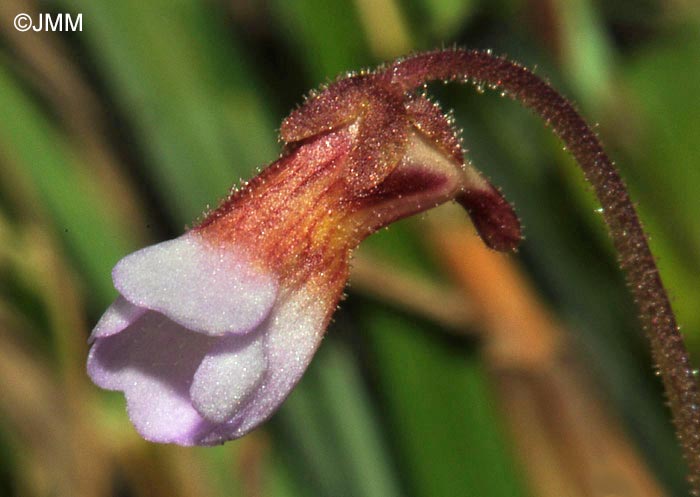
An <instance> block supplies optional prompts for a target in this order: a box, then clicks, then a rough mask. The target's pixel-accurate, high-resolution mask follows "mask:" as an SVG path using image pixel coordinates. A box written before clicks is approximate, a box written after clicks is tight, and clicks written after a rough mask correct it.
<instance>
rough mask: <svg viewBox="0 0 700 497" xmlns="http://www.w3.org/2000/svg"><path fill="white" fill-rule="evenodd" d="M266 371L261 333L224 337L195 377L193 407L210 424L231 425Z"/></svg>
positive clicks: (215, 345)
mask: <svg viewBox="0 0 700 497" xmlns="http://www.w3.org/2000/svg"><path fill="white" fill-rule="evenodd" d="M266 370H267V358H266V357H265V350H264V347H263V336H262V335H261V334H260V333H258V332H254V333H250V334H247V335H243V336H240V335H228V336H226V337H222V338H220V339H219V340H218V341H217V342H216V344H214V346H213V347H212V350H210V351H209V352H208V353H207V355H206V356H205V357H204V360H203V361H202V364H201V365H200V366H199V369H197V372H196V373H195V375H194V381H193V382H192V387H191V388H190V397H191V399H192V404H193V405H194V407H195V409H197V411H198V412H199V413H200V414H201V415H202V416H203V417H204V418H206V419H207V420H208V421H211V422H214V423H222V422H224V421H228V420H229V419H230V418H232V417H233V416H234V414H235V413H236V412H237V411H238V409H239V408H240V407H241V405H242V404H243V403H244V402H245V401H246V400H247V399H248V398H249V397H250V395H251V394H252V393H253V392H254V391H255V388H256V387H258V386H259V385H260V383H261V382H262V381H263V378H264V375H265V371H266Z"/></svg>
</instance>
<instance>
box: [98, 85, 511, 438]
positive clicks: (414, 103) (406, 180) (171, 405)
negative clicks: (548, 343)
mask: <svg viewBox="0 0 700 497" xmlns="http://www.w3.org/2000/svg"><path fill="white" fill-rule="evenodd" d="M281 136H282V139H283V140H284V142H285V143H286V145H285V148H284V150H283V153H282V156H281V157H280V159H278V160H277V161H275V162H274V163H272V164H271V165H270V166H268V167H267V168H266V169H265V170H263V171H262V173H261V174H260V175H259V176H257V177H256V178H254V179H253V180H252V181H250V182H249V183H248V184H246V185H245V186H244V187H243V188H241V189H240V190H238V191H236V192H234V193H233V194H232V195H231V196H230V197H229V198H228V199H226V200H225V201H224V202H223V203H222V204H221V205H220V207H219V208H218V209H217V210H215V211H214V212H212V213H211V214H209V215H208V216H207V217H206V218H205V219H204V221H203V222H201V223H200V224H199V225H198V226H196V227H195V228H193V229H192V230H190V231H188V232H187V233H185V234H184V235H182V236H181V237H179V238H176V239H174V240H170V241H166V242H163V243H159V244H157V245H154V246H151V247H147V248H145V249H142V250H139V251H137V252H135V253H133V254H131V255H129V256H127V257H125V258H124V259H122V260H121V261H120V262H119V263H118V264H117V265H116V267H115V268H114V271H113V274H112V276H113V280H114V285H115V287H116V288H117V290H118V291H119V293H120V296H119V297H118V298H117V300H116V301H115V302H114V303H113V304H112V306H111V307H110V308H109V309H108V310H107V311H106V312H105V314H104V315H103V316H102V319H101V320H100V321H99V322H98V324H97V326H96V327H95V329H94V330H93V332H92V335H91V337H90V341H91V344H92V346H91V350H90V354H89V357H88V373H89V375H90V377H91V378H92V380H93V381H94V382H95V383H96V384H97V385H99V386H101V387H103V388H105V389H109V390H120V391H122V392H124V394H125V396H126V401H127V409H128V413H129V416H130V418H131V421H132V422H133V424H134V425H135V427H136V429H137V430H138V431H139V433H141V435H142V436H143V437H144V438H146V439H148V440H151V441H155V442H163V443H177V444H180V445H212V444H217V443H222V442H224V441H226V440H230V439H233V438H237V437H240V436H242V435H244V434H245V433H247V432H249V431H250V430H252V429H253V428H255V427H256V426H258V425H259V424H260V423H261V422H263V421H264V420H266V419H267V418H268V417H269V416H270V415H271V414H272V413H273V412H274V411H275V410H276V409H277V407H278V406H279V405H280V404H281V403H282V402H283V401H284V399H285V398H286V397H287V395H288V394H289V392H290V391H291V389H292V388H293V387H294V385H295V384H296V383H297V382H298V381H299V379H300V378H301V376H302V374H303V372H304V371H305V369H306V367H307V366H308V364H309V362H310V360H311V358H312V356H313V354H314V352H315V350H316V348H317V347H318V345H319V343H320V341H321V339H322V337H323V335H324V331H325V328H326V326H327V325H328V322H329V320H330V318H331V315H332V313H333V311H334V310H335V308H336V306H337V303H338V301H339V300H340V297H341V295H342V291H343V288H344V285H345V282H346V280H347V276H348V271H349V262H350V255H351V252H352V250H353V249H354V248H355V247H356V246H357V245H358V244H359V243H360V241H361V240H362V239H364V238H365V237H367V236H368V235H370V234H371V233H373V232H375V231H376V230H378V229H380V228H382V227H384V226H386V225H388V224H390V223H391V222H393V221H395V220H397V219H400V218H403V217H406V216H408V215H411V214H414V213H417V212H421V211H423V210H426V209H428V208H431V207H433V206H435V205H437V204H439V203H442V202H445V201H447V200H450V199H456V200H458V201H459V202H460V203H461V204H462V205H463V206H464V207H465V208H466V209H467V210H468V211H469V212H470V214H471V215H472V218H473V220H474V224H475V226H476V227H477V230H478V231H479V232H480V234H481V235H482V237H483V238H484V239H485V240H486V242H487V243H488V244H489V245H490V246H492V247H495V248H499V249H510V248H513V247H514V246H515V244H516V243H517V241H518V240H519V238H520V228H519V223H518V220H517V217H516V216H515V214H514V213H513V211H512V209H511V208H510V206H509V205H508V203H507V202H505V200H504V199H503V198H502V197H501V195H500V194H499V193H498V191H497V190H495V189H494V188H493V187H492V186H491V185H490V184H489V183H488V181H486V180H485V179H484V178H483V177H482V176H481V175H480V174H479V173H478V172H477V171H476V170H474V169H473V168H472V167H471V166H469V165H465V164H464V160H463V156H462V149H461V146H460V142H459V139H458V138H457V135H456V133H455V132H454V131H453V128H452V126H451V124H450V122H449V120H448V119H447V118H446V117H445V116H444V115H443V113H442V112H441V111H440V109H439V107H438V106H437V105H436V104H434V103H432V102H430V101H429V100H427V99H426V98H425V97H423V96H416V95H413V94H407V93H405V92H404V90H403V89H402V88H401V87H400V86H398V85H395V84H393V83H392V82H391V80H390V79H389V78H388V77H387V73H386V72H377V73H373V74H363V75H358V76H348V77H346V78H343V79H341V80H339V81H338V82H336V83H334V84H332V85H330V86H329V87H328V88H326V89H325V91H323V92H321V93H319V94H316V95H314V96H312V97H311V98H310V99H309V100H308V101H307V102H306V103H305V104H304V105H303V106H302V107H300V108H299V109H297V110H296V111H294V112H293V113H292V114H291V115H290V116H289V117H288V118H287V119H286V120H285V121H284V122H283V124H282V127H281Z"/></svg>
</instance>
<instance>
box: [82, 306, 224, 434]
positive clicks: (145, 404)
mask: <svg viewBox="0 0 700 497" xmlns="http://www.w3.org/2000/svg"><path fill="white" fill-rule="evenodd" d="M214 340H216V339H215V338H213V337H209V336H206V335H203V334H201V333H193V332H191V331H189V330H186V329H184V328H182V327H181V326H180V325H178V324H177V323H175V322H173V321H171V320H169V319H168V318H166V317H165V316H163V315H161V314H158V313H155V312H148V313H146V314H145V315H144V316H142V317H141V318H140V319H138V320H137V321H136V322H135V323H134V324H133V325H131V326H130V327H129V328H127V329H126V330H124V331H122V332H121V333H118V334H116V335H112V336H108V337H106V338H98V339H97V340H96V341H95V343H94V345H93V347H92V349H91V350H90V355H89V357H88V374H89V375H90V377H91V378H92V380H93V381H94V382H95V384H97V385H99V386H101V387H102V388H106V389H109V390H121V391H123V392H124V394H125V396H126V402H127V410H128V412H129V418H130V419H131V421H132V423H133V424H134V426H135V427H136V429H137V430H138V432H139V433H140V434H141V435H142V436H143V437H144V438H145V439H147V440H151V441H153V442H161V443H177V444H180V445H194V444H196V443H197V441H198V439H199V437H200V436H201V433H202V432H209V431H210V430H211V429H212V427H211V426H210V424H209V423H208V422H207V421H206V420H204V419H202V417H201V416H200V415H199V413H198V412H197V411H196V410H195V409H194V407H192V404H191V402H190V398H189V389H190V386H191V383H192V377H193V375H194V373H195V371H196V369H197V367H198V366H199V364H200V363H201V361H202V359H203V358H204V356H205V354H206V353H207V351H208V350H209V349H210V348H211V346H212V343H213V341H214Z"/></svg>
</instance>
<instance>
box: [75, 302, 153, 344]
mask: <svg viewBox="0 0 700 497" xmlns="http://www.w3.org/2000/svg"><path fill="white" fill-rule="evenodd" d="M147 310H148V309H145V308H143V307H138V306H135V305H134V304H132V303H131V302H129V301H128V300H126V299H125V298H124V297H122V296H119V297H117V300H115V301H114V303H113V304H112V305H111V306H109V307H108V308H107V310H106V311H105V313H104V314H103V315H102V317H101V318H100V320H99V321H98V322H97V324H96V325H95V328H94V329H93V330H92V334H91V335H90V340H89V342H90V343H92V342H93V341H94V340H96V339H97V338H103V337H108V336H111V335H114V334H115V333H119V332H120V331H122V330H124V329H125V328H127V327H128V326H129V325H131V323H133V322H134V321H136V320H137V319H138V318H140V317H141V316H142V315H143V314H144V313H145V312H146V311H147Z"/></svg>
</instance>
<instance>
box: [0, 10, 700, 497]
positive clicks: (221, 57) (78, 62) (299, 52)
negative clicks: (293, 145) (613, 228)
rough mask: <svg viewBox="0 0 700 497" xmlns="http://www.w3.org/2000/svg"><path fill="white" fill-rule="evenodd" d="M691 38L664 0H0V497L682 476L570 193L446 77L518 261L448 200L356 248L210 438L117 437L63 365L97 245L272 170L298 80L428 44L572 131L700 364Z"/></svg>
mask: <svg viewBox="0 0 700 497" xmlns="http://www.w3.org/2000/svg"><path fill="white" fill-rule="evenodd" d="M19 13H27V14H29V15H30V16H32V17H33V18H34V19H35V20H36V19H38V16H39V13H51V14H58V13H70V14H72V15H73V17H74V18H75V16H77V14H82V28H83V29H82V32H60V33H59V32H46V31H42V32H34V31H28V32H20V31H17V30H16V29H14V27H13V19H14V17H15V16H16V15H17V14H19ZM699 28H700V8H699V6H698V3H697V2H695V1H693V0H641V1H640V0H613V1H602V0H488V1H487V0H333V1H331V0H294V1H290V0H265V1H256V0H229V1H224V0H221V1H214V0H211V1H195V0H176V1H172V0H149V1H143V0H122V1H119V2H113V1H109V0H61V1H58V0H56V1H51V2H49V1H46V2H41V1H36V0H2V1H1V2H0V109H1V117H0V495H7V496H26V497H32V496H72V497H83V496H120V497H121V496H124V497H130V496H134V497H138V496H169V497H170V496H176V497H177V496H201V497H209V496H211V497H216V496H242V497H253V496H272V497H293V496H321V497H343V496H367V497H391V496H416V497H433V496H479V497H498V496H504V497H506V496H507V497H512V496H551V497H555V496H557V497H559V496H573V497H578V496H601V497H602V496H660V495H668V496H683V495H687V490H686V487H685V484H684V473H685V469H684V467H683V464H682V461H681V459H680V456H679V451H678V448H677V445H676V442H675V439H674V435H673V432H672V429H671V426H670V423H669V421H668V420H669V413H668V412H667V409H666V407H665V403H664V397H663V393H662V391H661V387H660V381H659V379H658V378H657V377H655V375H654V369H653V364H652V363H651V360H650V357H649V352H648V347H647V343H646V340H645V338H644V337H643V336H642V334H641V331H640V329H639V326H638V325H637V323H636V318H635V310H634V306H633V304H632V302H631V299H630V297H629V296H628V294H627V292H626V290H625V285H624V282H623V278H622V276H621V274H620V273H619V271H618V269H617V264H616V260H615V254H614V253H613V251H612V249H611V245H610V243H609V241H608V239H607V237H606V234H605V230H604V229H603V227H602V220H601V217H600V215H599V213H598V212H597V208H598V205H597V204H596V203H595V201H594V199H593V197H592V194H591V192H590V189H589V188H587V187H586V186H585V184H584V183H583V181H582V177H581V175H580V173H579V172H578V171H577V170H576V167H575V164H574V163H573V162H572V160H571V158H570V157H569V156H568V155H567V154H566V152H565V151H563V150H562V147H561V144H560V143H558V142H557V140H556V139H555V138H554V137H553V136H552V135H551V133H550V132H549V131H548V130H546V129H545V128H544V126H543V125H542V124H541V123H540V122H539V121H538V120H537V119H536V118H534V117H533V116H531V115H530V114H529V113H528V112H527V111H524V110H523V109H522V108H521V107H520V106H519V105H518V104H516V103H513V102H511V101H509V100H507V99H504V98H501V97H500V96H499V95H498V94H496V93H489V92H488V91H487V92H486V93H484V94H483V95H482V94H481V93H483V91H482V92H481V93H480V92H478V91H474V88H472V87H460V86H458V85H452V86H447V87H446V86H443V85H441V84H438V85H433V86H431V87H430V88H429V89H430V91H431V93H432V94H433V95H435V96H436V97H437V98H438V100H439V101H440V102H441V104H442V105H443V107H444V108H445V109H453V110H454V116H455V118H456V121H457V124H458V126H460V127H461V128H462V129H463V137H464V142H465V147H466V148H467V149H468V150H469V154H468V155H469V157H470V158H471V160H472V161H473V163H474V164H475V165H476V166H477V167H478V168H480V169H481V170H482V171H484V172H485V173H486V174H487V175H488V176H489V177H490V178H491V180H492V181H493V182H494V184H496V185H500V186H501V187H502V188H503V191H504V192H505V194H506V197H507V198H508V199H510V200H511V201H512V202H514V204H515V206H516V209H517V211H518V212H519V214H520V216H521V218H522V222H523V224H524V227H525V234H526V240H525V241H524V243H523V244H522V248H521V250H520V251H519V253H517V254H515V255H509V256H504V255H500V254H496V253H493V252H490V251H488V250H486V249H484V248H483V246H482V244H481V243H480V241H479V240H478V238H476V237H475V235H474V234H473V233H474V231H473V228H472V227H471V225H470V224H469V222H468V220H467V219H466V216H465V215H464V214H463V213H462V212H460V211H459V209H455V207H454V206H452V205H447V206H443V207H441V208H439V209H436V210H434V211H431V212H430V213H429V214H426V215H423V216H421V217H420V219H418V218H416V219H409V220H406V221H403V222H401V223H398V224H396V225H394V226H392V227H391V228H390V229H389V230H386V231H383V232H381V233H379V234H377V235H375V236H374V237H372V238H370V239H369V240H367V242H365V243H364V244H363V246H362V247H361V249H360V250H359V251H358V253H357V256H356V258H355V261H354V268H353V275H352V279H351V280H352V281H351V285H350V286H349V288H348V292H347V293H348V299H347V300H345V301H344V302H343V303H342V305H341V308H340V310H339V312H337V313H336V315H335V320H334V322H333V324H332V325H331V327H330V329H329V330H328V333H327V339H326V340H325V341H324V343H323V344H322V346H321V348H320V351H319V353H318V355H317V356H316V357H315V359H314V361H313V363H312V365H311V367H310V369H309V371H308V372H307V374H306V376H305V377H304V379H303V381H302V382H301V384H300V385H299V387H298V388H297V389H296V390H295V391H294V392H293V394H292V395H291V396H290V398H289V399H288V401H287V402H286V403H285V404H284V406H283V407H282V409H281V410H280V411H279V412H278V413H277V414H276V415H275V416H274V417H273V418H272V420H271V421H270V422H268V423H266V424H265V425H264V427H263V428H261V429H259V430H257V431H255V432H254V433H252V434H250V435H248V436H246V437H244V438H243V439H241V440H237V441H233V442H230V443H227V444H226V445H224V446H221V447H216V448H188V449H185V448H178V447H171V446H159V445H155V444H151V443H148V442H145V441H143V440H141V439H140V438H139V437H138V436H137V435H136V433H135V431H134V430H133V428H132V426H131V425H130V423H129V421H128V419H127V416H126V413H125V410H124V401H123V398H122V396H121V395H120V394H118V393H110V392H103V391H100V390H99V389H98V388H97V387H95V386H93V385H92V384H91V383H90V381H89V380H88V378H87V376H86V375H85V372H84V363H85V358H86V353H87V344H86V338H87V336H88V334H89V332H90V329H91V327H92V326H93V325H94V323H95V322H96V321H97V319H98V318H99V316H100V315H101V313H102V311H103V310H104V309H105V308H106V306H107V305H108V304H109V303H110V302H111V300H112V299H113V298H114V297H115V295H116V292H115V291H114V290H113V288H112V284H111V279H110V270H111V267H112V266H113V265H114V264H115V262H116V261H117V260H119V259H120V258H121V257H123V256H124V255H126V254H127V253H129V252H131V251H133V250H135V249H137V248H139V247H142V246H144V245H147V244H150V243H154V242H157V241H160V240H164V239H167V238H171V237H175V236H177V235H178V234H180V233H182V231H183V229H184V228H185V227H186V226H187V225H192V223H194V222H195V221H196V219H198V217H199V216H200V215H201V213H202V212H203V211H204V210H205V209H206V208H207V207H208V206H215V205H216V204H217V202H218V201H219V200H220V199H221V198H222V197H223V196H224V195H225V194H226V193H227V191H228V190H229V188H230V186H231V185H232V184H238V182H239V180H240V179H246V178H250V177H251V176H252V175H254V174H255V173H256V171H258V170H259V168H260V167H262V166H263V165H264V164H266V163H269V162H270V161H272V160H274V159H275V158H276V157H277V156H278V153H279V151H280V146H279V144H278V143H277V137H276V133H277V129H278V126H279V123H280V121H281V119H282V118H283V117H284V116H285V115H286V114H287V113H288V112H289V111H290V110H291V109H293V108H294V107H295V106H296V105H298V104H299V103H300V102H301V101H302V97H303V95H304V94H305V93H306V92H308V90H310V89H312V88H316V87H318V86H319V85H321V84H323V83H325V82H329V81H331V80H332V79H333V78H334V77H335V76H336V75H338V74H339V73H343V72H346V71H350V70H358V69H361V68H367V67H373V66H375V65H376V64H378V63H381V62H383V61H388V60H391V59H392V58H394V57H396V56H400V55H405V54H408V53H410V52H411V51H415V50H425V49H433V48H438V47H443V46H447V47H450V46H453V45H455V44H456V45H459V46H464V47H470V48H483V49H486V48H490V49H493V51H494V53H495V54H503V55H507V56H508V57H510V58H512V59H515V60H518V61H520V62H522V63H523V64H525V65H526V66H528V67H530V68H534V69H535V71H536V73H537V74H539V75H541V76H543V77H545V78H546V79H548V80H549V81H550V82H551V83H552V84H554V86H556V87H557V88H559V89H560V90H561V91H562V92H563V93H564V94H565V95H567V96H569V97H570V98H571V99H573V100H574V101H575V102H577V105H578V107H579V109H580V110H581V112H582V113H583V114H584V115H585V116H586V117H587V118H588V119H589V120H590V122H591V123H599V124H598V125H597V130H598V132H599V134H600V135H601V137H602V139H603V141H604V143H605V144H606V146H607V148H608V151H609V153H610V154H611V155H612V157H613V158H614V159H615V160H616V162H617V164H618V165H619V167H620V169H621V170H622V172H623V174H624V176H625V177H626V179H627V180H628V183H629V185H630V188H631V190H632V195H633V198H634V199H636V200H637V201H638V203H639V209H640V212H641V215H642V218H643V220H644V222H645V225H646V227H647V229H648V231H649V232H650V233H651V236H652V243H653V249H654V250H655V253H656V254H657V256H658V259H659V263H660V265H661V270H662V274H663V277H664V280H665V282H666V284H667V286H668V288H669V289H670V293H671V295H672V298H673V304H674V307H675V309H676V311H677V313H678V316H679V320H680V322H681V324H682V325H683V332H684V333H685V335H686V337H687V340H688V344H689V347H690V348H691V352H692V354H693V355H694V359H695V363H696V364H700V362H699V359H700V307H699V306H698V305H697V302H698V301H699V300H700V299H699V297H700V285H698V281H700V256H699V255H698V254H700V226H699V225H698V220H697V213H698V211H700V194H698V192H700V167H698V166H700V142H699V141H698V137H699V136H700V104H699V101H698V95H699V94H700V31H699Z"/></svg>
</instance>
